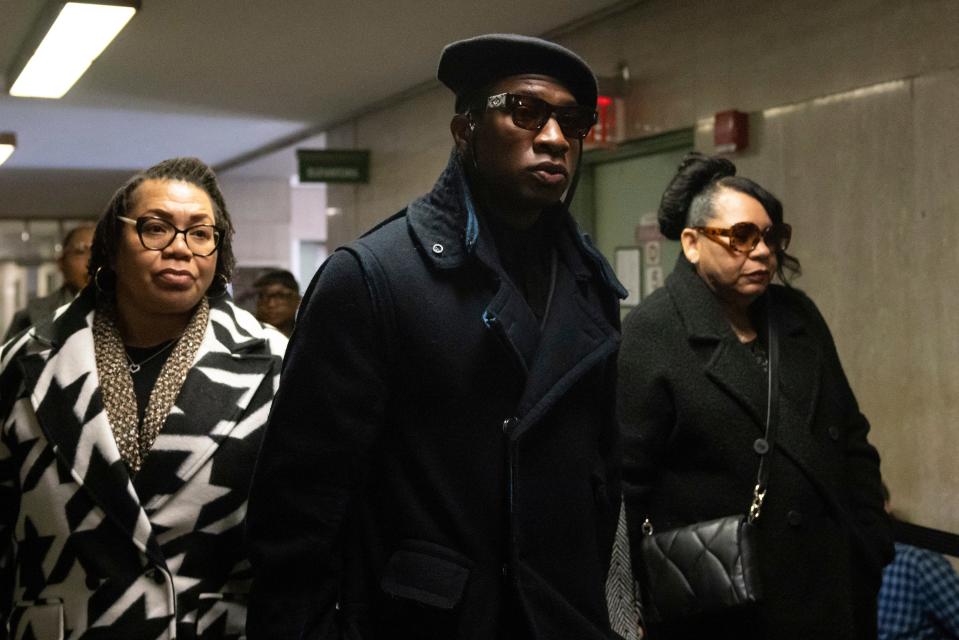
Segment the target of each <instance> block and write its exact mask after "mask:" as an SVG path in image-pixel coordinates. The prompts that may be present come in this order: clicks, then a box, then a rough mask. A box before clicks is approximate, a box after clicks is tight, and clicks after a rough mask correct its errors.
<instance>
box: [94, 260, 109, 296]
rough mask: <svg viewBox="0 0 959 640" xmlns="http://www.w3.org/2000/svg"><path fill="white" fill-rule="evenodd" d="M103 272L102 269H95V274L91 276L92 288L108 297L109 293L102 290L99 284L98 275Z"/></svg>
mask: <svg viewBox="0 0 959 640" xmlns="http://www.w3.org/2000/svg"><path fill="white" fill-rule="evenodd" d="M102 271H103V267H97V270H96V272H95V273H94V274H93V286H95V287H96V288H97V291H99V292H100V293H102V294H103V295H110V293H111V292H110V291H109V290H107V289H104V288H103V285H101V284H100V273H101V272H102Z"/></svg>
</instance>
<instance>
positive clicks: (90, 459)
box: [23, 293, 162, 562]
mask: <svg viewBox="0 0 959 640" xmlns="http://www.w3.org/2000/svg"><path fill="white" fill-rule="evenodd" d="M92 300H93V295H92V293H89V294H87V296H85V297H84V298H83V299H82V300H80V301H79V302H78V303H77V304H74V305H73V306H72V307H70V309H68V311H67V312H65V313H64V314H63V315H61V316H60V318H58V319H57V320H56V321H55V322H54V323H52V324H47V325H42V326H39V327H37V328H35V329H34V330H33V331H34V335H35V337H36V338H37V340H38V341H39V342H40V343H41V344H46V345H48V347H49V348H47V349H44V350H41V351H39V352H37V353H34V354H33V355H31V356H29V357H27V358H25V359H24V360H23V374H24V383H25V385H26V388H27V390H28V392H29V394H30V402H31V404H32V405H33V409H34V413H35V414H36V416H37V421H38V423H39V425H40V428H41V430H42V431H43V433H44V435H45V436H46V437H47V440H48V441H49V442H50V444H51V446H52V447H53V449H54V451H56V454H57V457H58V458H59V459H60V461H61V462H62V463H63V465H64V467H65V468H67V469H69V471H70V475H71V476H72V477H73V479H74V480H75V481H76V482H77V483H79V484H80V486H82V487H83V488H84V489H85V490H86V491H87V492H89V493H90V495H91V496H92V497H93V500H94V501H95V502H96V504H97V505H98V506H99V507H100V508H101V509H102V510H103V511H104V513H105V514H106V516H107V517H108V518H109V519H111V520H113V521H114V522H115V523H116V524H117V525H118V526H119V527H120V528H121V529H122V530H123V531H125V532H126V533H127V535H128V536H129V537H130V538H131V539H132V540H133V543H134V544H135V545H136V546H137V548H139V549H140V550H141V551H143V552H144V553H146V554H147V555H149V556H151V557H152V558H154V559H155V560H157V561H159V562H162V556H161V554H160V552H159V547H158V545H157V543H156V540H155V539H154V538H153V537H152V530H151V527H150V521H149V519H148V518H147V515H146V513H145V512H144V511H143V509H142V508H141V507H140V501H139V498H138V497H137V494H136V491H135V490H134V487H133V483H132V482H131V480H130V476H129V474H128V472H127V468H126V465H125V464H124V463H123V461H122V460H121V459H120V452H119V450H118V449H117V445H116V441H115V440H114V437H113V431H112V429H111V428H110V423H109V422H108V420H107V414H106V411H105V409H104V406H103V399H102V396H101V394H100V390H99V379H98V377H97V373H96V369H95V368H92V369H91V367H90V363H91V362H94V361H95V358H94V350H93V331H92V323H93V304H92ZM70 525H71V526H72V527H77V528H79V527H80V526H81V525H82V523H81V522H71V523H70Z"/></svg>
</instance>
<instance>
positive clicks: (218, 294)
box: [206, 273, 230, 298]
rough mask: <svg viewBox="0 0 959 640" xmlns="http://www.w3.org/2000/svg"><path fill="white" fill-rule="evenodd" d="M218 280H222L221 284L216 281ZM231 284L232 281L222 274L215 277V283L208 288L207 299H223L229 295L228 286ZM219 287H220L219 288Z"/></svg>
mask: <svg viewBox="0 0 959 640" xmlns="http://www.w3.org/2000/svg"><path fill="white" fill-rule="evenodd" d="M217 278H220V282H219V283H218V282H217V281H216V279H217ZM229 284H230V279H229V278H227V277H226V276H225V275H223V274H222V273H218V274H216V275H215V276H214V277H213V282H212V283H210V286H209V287H207V290H206V297H207V298H222V297H223V296H225V295H226V293H227V285H229ZM217 285H219V286H217ZM211 289H213V293H210V290H211Z"/></svg>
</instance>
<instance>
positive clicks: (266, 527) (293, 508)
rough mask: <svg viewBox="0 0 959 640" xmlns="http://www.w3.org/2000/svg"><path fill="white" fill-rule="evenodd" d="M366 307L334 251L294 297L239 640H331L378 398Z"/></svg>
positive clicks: (364, 292) (371, 321) (259, 477)
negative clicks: (349, 522)
mask: <svg viewBox="0 0 959 640" xmlns="http://www.w3.org/2000/svg"><path fill="white" fill-rule="evenodd" d="M372 309H373V307H372V303H371V300H370V295H369V292H368V289H367V286H366V283H365V281H364V277H363V274H362V271H361V268H360V266H359V264H358V262H357V261H356V259H355V258H354V257H353V256H352V255H351V254H349V253H347V252H345V251H340V252H337V253H335V254H334V255H333V256H331V257H330V259H329V260H328V261H327V263H326V264H325V265H324V267H323V268H322V269H321V271H320V272H319V273H318V274H317V275H316V276H315V277H314V280H313V282H312V283H311V284H310V289H309V290H308V291H307V295H306V297H305V298H304V301H303V306H302V308H301V311H300V314H299V317H298V318H297V322H296V329H295V331H294V333H293V336H292V338H291V341H290V345H289V348H288V349H287V352H286V358H285V360H284V365H283V373H282V376H281V379H280V386H279V390H278V391H277V394H276V398H275V399H274V402H273V407H272V410H271V413H270V419H269V422H268V425H267V428H266V433H265V435H264V440H263V444H262V448H261V451H260V455H259V459H258V461H257V466H256V470H255V472H254V476H253V484H252V489H251V494H250V502H249V512H248V516H247V538H248V543H249V550H250V559H251V562H252V565H253V576H254V581H253V588H252V593H251V598H250V607H249V613H248V622H247V633H248V636H249V637H250V638H251V640H254V639H258V638H268V639H274V638H338V637H339V626H340V623H339V621H338V620H337V606H338V604H339V603H340V600H341V594H340V586H341V585H340V567H339V565H340V562H341V559H342V558H341V551H340V548H341V544H340V542H341V540H342V538H343V532H344V528H345V526H346V525H345V522H344V521H345V520H346V514H347V511H348V508H349V505H350V501H351V498H352V496H353V495H354V494H355V491H356V489H357V487H358V485H359V483H360V482H361V479H362V478H363V476H364V473H365V468H366V458H367V454H368V451H369V448H370V445H371V443H372V442H373V441H374V440H375V439H376V437H377V434H378V432H379V429H380V427H381V425H382V423H383V418H384V414H385V406H386V397H387V387H386V383H385V380H384V366H383V358H382V355H381V351H382V349H381V347H380V345H379V343H378V336H377V332H376V323H375V318H374V314H373V310H372Z"/></svg>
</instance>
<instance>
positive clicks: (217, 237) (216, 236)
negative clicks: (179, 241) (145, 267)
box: [117, 216, 223, 258]
mask: <svg viewBox="0 0 959 640" xmlns="http://www.w3.org/2000/svg"><path fill="white" fill-rule="evenodd" d="M117 220H120V221H121V222H125V223H127V224H132V225H133V226H134V227H136V232H137V238H139V239H140V245H141V246H142V247H143V248H144V249H146V250H147V251H163V250H165V249H166V248H167V247H169V246H170V245H171V244H173V243H174V242H176V237H177V235H179V234H181V233H182V234H183V241H184V242H185V243H186V247H187V249H189V250H190V253H192V254H193V255H194V256H196V257H197V258H207V257H209V256H212V255H213V254H214V253H216V252H217V249H219V248H220V242H221V241H222V240H223V232H222V230H221V229H220V227H218V226H216V225H215V224H209V223H201V224H194V225H190V226H189V227H187V228H186V229H181V228H180V227H178V226H176V225H175V224H173V223H172V222H170V221H169V220H167V219H165V218H161V217H159V216H140V217H139V218H136V219H133V218H127V217H126V216H117ZM151 220H157V221H159V222H162V223H164V224H167V225H170V226H171V227H172V228H173V237H171V238H170V241H169V242H167V243H166V244H165V245H163V246H162V247H160V248H154V247H148V246H147V244H146V242H145V241H144V240H143V225H145V224H146V223H147V221H151ZM197 227H210V228H211V229H213V249H211V250H210V252H209V253H197V252H196V251H194V250H193V247H191V246H190V239H189V238H190V236H188V235H187V232H189V231H191V230H192V229H196V228H197Z"/></svg>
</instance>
